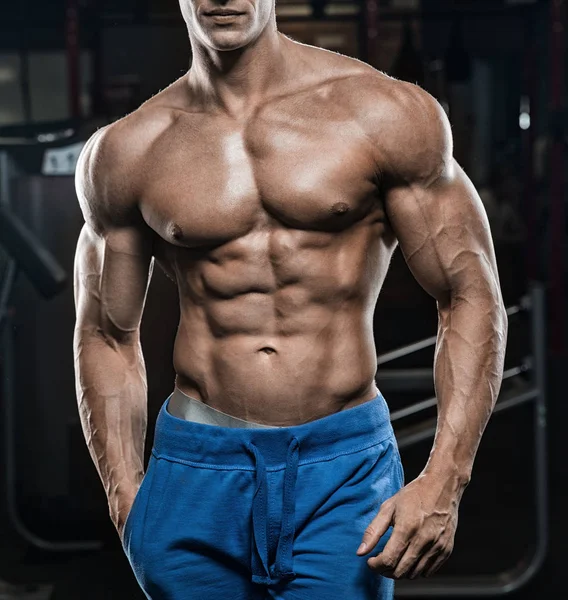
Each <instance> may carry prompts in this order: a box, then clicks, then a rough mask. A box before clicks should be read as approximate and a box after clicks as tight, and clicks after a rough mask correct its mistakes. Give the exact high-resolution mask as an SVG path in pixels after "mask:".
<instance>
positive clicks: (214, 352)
mask: <svg viewBox="0 0 568 600" xmlns="http://www.w3.org/2000/svg"><path fill="white" fill-rule="evenodd" d="M181 10H182V13H183V16H184V19H185V21H186V23H187V27H188V30H189V37H190V41H191V46H192V51H193V63H192V66H191V68H190V69H189V71H188V72H187V73H186V74H184V75H183V77H181V78H180V79H179V80H177V81H175V82H174V83H172V84H171V85H170V86H169V87H167V88H166V89H164V90H163V91H161V92H160V93H158V94H156V95H155V96H154V97H153V98H151V99H150V100H148V101H147V102H145V103H144V104H143V105H142V106H141V107H140V108H139V109H137V110H135V111H134V112H133V113H131V114H129V115H127V116H126V117H124V118H123V119H120V120H119V121H117V122H115V123H113V124H111V125H109V126H107V127H104V128H102V129H100V130H99V131H97V132H96V133H95V134H94V135H93V137H92V138H91V139H90V140H89V142H88V143H87V145H86V146H85V149H84V151H83V153H82V155H81V159H80V161H79V166H78V169H77V178H76V183H77V193H78V197H79V201H80V204H81V207H82V209H83V213H84V217H85V221H86V223H85V225H84V227H83V230H82V232H81V235H80V239H79V242H78V246H77V255H76V273H75V275H76V280H75V290H76V307H77V323H76V330H75V340H74V348H75V361H76V372H77V394H78V402H79V409H80V414H81V418H82V423H83V427H84V431H85V436H86V439H87V444H88V446H89V449H90V452H91V454H92V457H93V460H94V462H95V464H96V466H97V469H98V471H99V474H100V476H101V479H102V481H103V484H104V487H105V490H106V493H107V496H108V501H109V507H110V514H111V517H112V519H113V521H114V523H115V525H116V528H117V530H118V532H119V534H120V536H121V539H122V541H123V544H124V548H125V551H126V553H127V555H128V557H129V560H130V563H131V565H132V567H133V569H134V572H135V574H136V576H137V578H138V581H139V583H140V585H141V586H142V588H143V589H144V591H145V593H146V595H147V597H149V598H153V599H166V598H167V599H168V600H170V599H175V600H182V599H192V600H196V599H207V600H222V599H225V598H234V599H243V600H244V599H246V600H251V599H255V598H259V599H263V598H281V599H285V600H295V599H306V598H311V599H314V600H323V599H325V600H331V599H337V600H346V599H349V600H363V599H365V600H368V599H371V598H372V599H379V598H380V599H387V598H391V597H392V593H393V591H392V590H393V585H394V580H395V579H398V578H401V577H416V576H417V575H419V574H422V575H429V574H431V573H433V572H434V571H436V570H437V569H438V568H439V567H440V565H441V564H442V563H443V562H444V560H445V559H446V558H447V557H448V556H449V554H450V552H451V551H452V546H453V540H454V533H455V530H456V524H457V519H458V506H459V503H460V499H461V497H462V493H463V491H464V488H465V487H466V485H467V483H468V482H469V480H470V476H471V472H472V466H473V462H474V457H475V454H476V451H477V448H478V445H479V442H480V438H481V436H482V433H483V431H484V428H485V426H486V423H487V421H488V418H489V416H490V414H491V411H492V408H493V406H494V403H495V400H496V397H497V394H498V390H499V386H500V382H501V374H502V368H503V356H504V351H505V338H506V331H507V324H506V323H507V319H506V313H505V311H504V307H503V302H502V297H501V293H500V289H499V279H498V274H497V269H496V265H495V257H494V251H493V247H492V243H491V239H490V235H489V228H488V224H487V219H486V215H485V213H484V211H483V208H482V205H481V202H480V199H479V197H478V195H477V193H476V191H475V189H474V188H473V186H472V184H471V182H470V181H469V179H468V178H467V176H466V175H465V174H464V172H463V171H462V169H461V168H460V167H459V165H457V164H456V162H455V160H454V159H453V158H452V140H451V133H450V127H449V124H448V122H447V119H446V116H445V114H444V112H443V111H442V109H441V108H440V106H439V105H438V104H437V103H436V102H435V101H434V100H433V99H432V98H431V97H430V96H429V95H428V94H427V93H425V92H424V91H422V90H421V89H419V88H417V87H415V86H413V85H410V84H406V83H403V82H400V81H397V80H395V79H392V78H390V77H388V76H386V75H384V74H382V73H379V72H377V71H376V70H374V69H372V68H371V67H370V66H368V65H366V64H363V63H361V62H359V61H356V60H353V59H350V58H347V57H344V56H341V55H338V54H335V53H332V52H328V51H325V50H322V49H318V48H314V47H310V46H306V45H303V44H300V43H297V42H295V41H293V40H291V39H289V38H287V37H285V36H283V35H281V34H280V33H279V32H278V31H277V30H276V24H275V9H274V0H228V1H220V0H181ZM397 243H399V244H400V246H401V249H402V252H403V254H404V256H405V258H406V261H407V263H408V265H409V267H410V269H411V270H412V273H413V274H414V276H415V277H416V279H417V280H418V281H419V283H420V284H421V285H422V286H423V287H424V289H425V290H426V291H427V292H428V293H429V294H431V296H432V297H433V298H434V299H435V300H436V302H437V306H438V310H439V331H438V344H437V349H436V358H435V384H436V391H437V397H438V427H437V432H436V436H435V440H434V445H433V449H432V452H431V454H430V457H429V460H428V462H427V464H426V465H425V467H424V470H423V471H422V473H421V474H420V476H419V477H418V478H417V479H415V480H414V481H411V482H409V483H408V484H407V485H406V486H404V487H403V481H402V469H401V466H400V459H399V455H398V451H397V447H396V442H395V440H394V436H393V432H392V427H391V425H390V421H389V417H388V409H387V408H386V404H385V400H384V398H383V397H382V395H381V394H380V393H379V391H378V390H377V388H376V386H375V380H374V376H375V371H376V367H377V362H376V352H375V347H374V343H373V330H372V316H373V309H374V306H375V302H376V300H377V297H378V294H379V291H380V289H381V285H382V283H383V280H384V278H385V275H386V273H387V267H388V264H389V261H390V259H391V256H392V253H393V250H394V249H395V246H396V244H397ZM153 260H155V261H157V262H158V263H159V264H160V265H161V267H162V268H163V269H164V270H165V271H166V272H167V273H168V274H169V275H170V276H171V277H172V278H173V279H174V280H175V281H176V283H177V287H178V290H179V302H180V309H181V320H180V324H179V329H178V332H177V337H176V341H175V348H174V356H173V360H174V365H175V370H176V373H177V376H176V382H175V388H174V391H173V393H172V394H171V396H169V397H168V399H167V400H166V401H165V403H164V406H163V407H162V409H161V412H160V415H159V418H158V422H157V424H156V430H155V438H154V446H153V449H152V456H151V459H150V463H149V465H148V469H147V471H146V473H145V475H144V473H143V443H144V442H143V440H144V436H145V429H146V414H147V413H146V392H147V388H146V375H145V367H144V361H143V356H142V351H141V347H140V336H139V326H140V320H141V316H142V312H143V307H144V300H145V295H146V290H147V286H148V280H149V276H150V274H151V270H152V265H153ZM164 310H168V307H167V306H164ZM143 475H144V477H143ZM361 543H363V544H362V545H361V547H359V546H360V544H361Z"/></svg>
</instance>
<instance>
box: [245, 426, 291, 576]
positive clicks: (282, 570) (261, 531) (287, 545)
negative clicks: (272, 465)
mask: <svg viewBox="0 0 568 600" xmlns="http://www.w3.org/2000/svg"><path fill="white" fill-rule="evenodd" d="M247 447H248V449H249V450H250V451H251V452H252V454H253V456H254V460H255V468H256V487H255V491H254V497H253V502H252V525H253V547H252V556H251V566H252V581H253V582H254V583H261V584H272V583H277V582H278V581H281V580H285V581H290V580H291V579H294V577H296V573H294V570H293V557H292V550H293V543H294V533H295V516H296V514H295V511H296V480H297V476H298V459H299V453H300V452H299V449H300V443H299V441H298V439H297V438H295V437H292V439H291V440H290V444H289V445H288V452H287V454H286V470H285V472H284V491H283V497H282V526H281V528H280V535H279V537H278V546H277V548H276V558H275V561H274V564H273V565H269V564H268V484H267V478H266V464H265V461H264V457H263V456H262V453H261V452H260V451H259V450H258V448H257V447H256V446H255V445H254V444H253V443H252V442H249V443H248V444H247Z"/></svg>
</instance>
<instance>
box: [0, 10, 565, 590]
mask: <svg viewBox="0 0 568 600" xmlns="http://www.w3.org/2000/svg"><path fill="white" fill-rule="evenodd" d="M277 14H278V22H279V28H280V30H281V31H283V32H284V33H286V34H288V35H290V36H291V37H293V38H294V39H297V40H299V41H302V42H305V43H310V44H314V45H318V46H322V47H326V48H329V49H332V50H335V51H338V52H341V53H344V54H348V55H351V56H354V57H358V58H360V59H362V60H365V61H367V62H369V63H370V64H372V65H373V66H375V67H377V68H379V69H381V70H384V71H386V72H388V73H389V74H391V75H394V76H396V77H399V78H401V79H406V80H409V81H413V82H416V83H419V84H420V85H422V86H423V87H424V88H425V89H427V90H428V91H429V92H430V93H431V94H433V95H434V96H435V97H436V98H437V99H438V100H439V101H440V103H441V104H442V105H443V106H444V108H445V109H446V110H447V112H448V114H449V116H450V120H451V122H452V128H453V133H454V137H455V154H456V157H457V159H458V160H459V162H460V163H461V164H462V165H463V166H464V168H465V169H466V171H467V173H468V174H469V175H470V177H471V178H472V180H473V182H474V183H475V185H476V187H477V189H478V190H479V192H480V195H481V197H482V199H483V202H484V204H485V206H486V209H487V213H488V215H489V219H490V223H491V228H492V233H493V238H494V243H495V248H496V253H497V259H498V263H499V272H500V278H501V284H502V290H503V295H504V298H505V302H506V304H507V306H508V307H515V306H519V307H521V308H520V310H519V311H518V312H517V313H516V314H513V315H511V318H510V325H509V328H510V330H509V343H508V351H507V360H506V369H507V371H508V373H509V375H510V376H509V377H507V378H506V380H505V381H504V383H503V390H502V394H501V398H500V401H499V402H500V406H501V408H500V410H499V411H498V412H497V413H496V414H495V415H494V417H493V418H492V420H491V422H490V424H489V426H488V429H487V432H486V434H485V436H484V438H483V442H482V445H481V448H480V450H479V454H478V458H477V461H476V466H475V470H474V476H473V480H472V483H471V485H470V487H469V488H468V490H467V491H466V494H465V496H464V500H463V502H462V507H461V512H460V526H459V529H458V534H457V538H456V546H455V551H454V554H453V556H452V557H451V559H450V560H449V561H448V563H447V565H446V566H445V567H444V568H443V569H442V571H441V572H440V573H439V574H438V575H437V576H436V577H434V578H433V579H432V580H430V581H429V582H425V581H418V582H410V583H409V584H400V585H399V586H398V594H399V595H400V597H405V596H415V597H422V596H424V597H450V596H449V595H448V594H449V592H448V590H449V589H450V586H458V587H460V589H461V590H462V593H461V594H458V593H457V592H456V596H455V597H458V596H459V595H466V596H468V597H477V596H482V595H483V596H487V595H491V594H490V593H489V591H488V590H493V592H494V593H493V595H498V594H500V595H502V594H504V593H508V594H509V596H510V597H511V598H518V599H521V598H523V599H525V598H526V599H529V598H530V599H540V598H556V597H557V596H558V595H560V596H562V595H565V586H566V584H567V583H568V577H567V575H566V568H564V559H565V557H566V556H567V554H568V543H567V542H566V539H567V536H568V519H567V516H566V507H568V491H567V489H566V476H567V473H568V469H567V467H566V463H567V461H566V459H567V452H566V448H565V433H564V430H565V422H566V419H567V417H568V409H567V407H566V401H565V393H564V389H565V388H564V381H563V375H564V371H565V370H566V365H567V363H566V357H567V336H566V318H565V313H566V308H567V305H568V304H567V298H566V274H567V268H568V253H567V249H568V245H567V237H566V233H567V219H566V191H567V190H566V176H565V174H566V131H565V127H566V114H565V105H566V86H565V78H566V75H567V73H566V60H565V57H566V39H565V35H566V26H567V21H566V15H567V7H566V2H565V1H564V0H551V1H550V2H549V1H542V2H540V1H531V0H516V1H515V0H508V1H506V0H475V1H474V0H471V1H470V0H461V1H458V0H456V1H453V2H452V1H450V0H385V1H382V0H381V1H377V0H368V1H366V2H357V1H330V2H326V1H325V0H314V1H312V2H309V1H301V0H277ZM190 63H191V56H190V51H189V43H188V39H187V32H186V29H185V24H184V23H183V20H182V18H181V15H180V13H179V7H178V4H177V0H23V1H19V2H2V4H0V209H9V211H10V214H13V215H16V217H17V219H18V222H19V223H22V224H23V225H24V226H25V228H26V230H27V231H28V232H29V233H31V234H32V237H31V238H30V239H31V242H30V247H31V248H32V251H31V258H30V257H29V256H28V255H27V254H26V251H25V249H24V246H25V244H24V243H23V241H22V239H17V240H16V241H14V239H13V235H12V234H9V233H8V232H7V230H6V229H3V227H2V219H1V218H0V318H1V319H2V321H1V323H0V331H1V333H2V336H1V339H0V369H1V379H0V381H1V383H2V385H1V387H0V401H1V403H2V404H1V406H2V423H1V425H2V435H1V436H0V440H1V448H0V455H1V456H2V461H1V463H0V465H1V472H0V475H1V477H2V483H1V484H0V492H1V495H0V600H7V599H11V598H27V599H28V600H32V599H33V600H44V599H48V598H49V599H50V600H70V599H99V598H100V599H106V598H121V599H124V598H133V599H136V598H142V594H141V592H140V591H139V590H138V587H137V585H136V583H135V581H134V578H133V575H132V574H131V572H130V568H129V565H128V563H127V561H126V559H125V557H124V556H123V554H122V550H121V548H120V544H119V541H118V538H117V536H116V533H115V531H114V529H113V527H112V525H111V523H110V521H109V519H108V511H107V507H106V501H105V497H104V493H103V489H102V486H101V484H100V482H99V480H98V476H97V474H96V471H95V469H94V466H93V465H92V463H91V461H90V458H89V455H88V451H87V448H86V445H85V442H84V438H83V433H82V430H81V427H80V423H79V418H78V414H77V408H76V398H75V389H74V374H73V354H72V335H73V325H74V308H73V294H72V286H71V284H70V280H69V279H68V281H67V285H66V286H64V285H61V286H58V285H56V284H53V282H51V284H50V281H49V280H48V279H45V278H42V276H41V273H40V272H39V271H38V266H37V257H36V258H34V253H33V248H35V249H36V251H37V249H38V248H39V247H40V246H41V247H44V248H45V249H47V250H48V251H49V252H50V253H51V254H52V255H53V256H54V257H55V259H56V260H57V261H58V263H59V264H60V265H61V267H62V268H63V269H64V270H65V271H66V272H67V275H68V277H71V274H72V266H73V257H74V252H75V245H76V242H77V236H78V234H79V230H80V228H81V226H82V222H83V220H82V216H81V213H80V210H79V207H78V204H77V200H76V197H75V192H74V185H73V169H74V161H75V160H76V156H77V152H78V149H80V147H81V145H82V144H83V143H84V141H85V140H86V139H88V137H89V136H90V134H91V133H92V132H94V131H95V130H96V129H97V128H98V127H100V126H101V125H103V124H105V123H108V122H111V121H113V120H115V119H117V118H120V117H121V116H123V115H125V114H127V113H128V112H130V111H132V110H134V109H135V108H136V107H137V106H139V105H140V104H141V103H142V102H143V101H144V100H145V99H147V98H148V97H150V96H151V95H153V94H155V93H156V92H158V91H159V90H160V89H163V88H164V87H166V86H167V85H168V84H169V83H170V82H171V81H173V80H174V79H177V78H178V77H180V76H181V75H183V73H184V72H186V71H187V69H188V68H189V66H190ZM50 169H51V170H50ZM0 217H1V213H0ZM27 252H28V253H29V252H30V251H29V250H28V251H27ZM26 257H27V258H26ZM14 259H15V260H16V262H15V263H14ZM34 261H36V262H34ZM13 264H17V266H18V271H17V276H16V277H15V280H14V285H13V286H8V284H9V283H10V281H11V280H12V277H11V271H10V265H13ZM154 273H155V274H154V278H153V281H152V285H151V290H150V294H149V298H148V302H147V307H146V310H145V315H144V320H143V348H144V353H145V358H146V364H147V370H148V383H149V411H150V423H152V421H153V419H154V418H155V416H156V414H157V411H158V409H159V407H160V405H161V403H162V402H163V401H164V399H165V397H166V396H167V395H168V394H169V392H170V391H171V388H172V385H173V375H174V374H173V371H172V366H171V350H172V342H173V336H174V334H175V329H176V325H177V316H178V315H177V313H176V310H177V308H174V307H177V298H176V289H175V287H174V285H173V284H172V283H171V282H170V281H169V280H167V279H166V278H165V277H164V275H163V274H162V273H161V272H160V270H159V269H156V270H155V272H154ZM1 290H6V291H9V292H10V293H9V296H6V297H5V298H4V299H5V300H7V302H4V301H3V294H5V292H2V291H1ZM535 290H536V291H535ZM539 292H542V294H543V296H544V304H543V311H542V312H540V311H539V309H538V306H535V305H534V304H533V306H532V308H531V307H529V304H528V302H529V300H531V299H532V300H533V302H534V301H535V300H538V298H539V296H538V294H539ZM3 306H5V308H6V310H5V311H2V310H1V309H2V307H3ZM164 307H167V308H164ZM540 317H542V318H540ZM535 318H536V319H537V322H536V326H534V327H533V325H534V323H535V321H534V319H535ZM436 325H437V314H436V307H435V303H434V301H433V300H432V299H431V298H429V297H428V296H427V295H426V294H425V293H424V292H423V291H422V290H421V288H420V287H419V286H418V285H417V284H416V282H415V281H414V280H413V278H412V276H411V275H410V273H409V271H408V269H407V268H406V265H405V264H404V261H403V260H402V257H401V255H400V253H399V252H398V251H397V254H396V256H395V258H394V260H393V263H392V266H391V270H390V272H389V275H388V277H387V280H386V283H385V287H384V290H383V293H382V295H381V298H380V299H379V303H378V306H377V311H376V316H375V338H376V342H377V350H378V353H379V355H381V356H382V355H384V354H385V353H387V352H390V351H391V350H394V349H396V348H399V347H401V346H405V345H407V344H412V343H414V342H416V341H418V340H421V339H424V338H427V337H430V336H433V335H435V333H436ZM432 359H433V346H431V345H430V346H428V347H427V348H425V349H423V350H420V351H418V352H414V353H412V354H410V355H408V356H404V357H402V358H398V359H397V360H394V361H390V362H388V363H385V364H384V366H383V365H381V367H380V368H379V371H378V375H377V381H378V384H379V386H380V388H381V390H382V391H383V393H384V394H385V396H386V397H387V400H388V401H389V404H390V406H391V410H392V413H393V420H394V424H395V429H396V431H397V436H398V438H399V443H400V444H401V454H402V458H403V462H404V464H405V469H406V475H407V480H409V479H411V478H412V477H413V476H415V475H417V474H418V472H419V471H420V469H421V468H422V466H423V465H424V462H425V460H426V458H427V456H428V452H429V450H430V446H431V437H430V436H429V435H428V431H429V429H430V428H431V427H432V424H433V421H432V420H433V419H434V418H435V409H434V408H432V407H430V408H427V409H425V410H423V411H421V412H419V413H416V414H411V415H409V416H402V413H400V412H399V411H401V410H403V409H405V408H407V407H411V406H412V405H413V404H414V403H416V402H420V401H423V400H424V399H427V398H431V397H432V396H433V393H434V390H433V385H432ZM539 364H540V365H542V367H543V368H542V369H541V370H539V369H538V368H537V367H538V365H539ZM535 389H536V390H537V392H539V394H538V397H539V398H540V399H541V401H540V403H539V404H537V403H536V402H535V401H524V402H523V401H522V400H523V398H525V400H526V397H527V396H530V392H531V391H532V390H535ZM498 406H499V405H498ZM545 406H546V409H547V410H546V411H545V410H544V407H545ZM535 432H540V436H541V437H537V436H536V435H535ZM151 433H152V427H151V425H150V427H149V438H148V440H147V450H149V447H150V444H151ZM544 434H546V439H544ZM413 440H420V441H417V442H416V443H411V442H412V441H413ZM538 440H541V441H544V446H543V447H544V449H545V450H546V454H543V453H542V452H540V451H538V448H537V445H538V444H537V442H538ZM539 511H540V512H539ZM541 548H542V549H545V555H544V556H545V558H544V560H543V561H541V560H536V562H533V561H534V559H535V557H536V558H537V559H539V558H540V556H541V552H540V549H541ZM531 564H532V566H531ZM533 567H534V569H533ZM449 577H450V578H453V579H451V580H450V579H448V578H449ZM524 579H528V581H526V582H524V583H523V580H524ZM426 584H428V585H434V586H437V587H435V588H432V587H427V585H426ZM521 584H522V585H521ZM484 586H486V587H484ZM487 586H488V587H487ZM452 589H453V588H452ZM444 590H445V591H444ZM483 590H485V592H484V591H483Z"/></svg>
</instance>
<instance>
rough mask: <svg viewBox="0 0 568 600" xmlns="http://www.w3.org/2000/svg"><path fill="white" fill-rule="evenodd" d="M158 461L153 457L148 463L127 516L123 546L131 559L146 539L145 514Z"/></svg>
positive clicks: (123, 533)
mask: <svg viewBox="0 0 568 600" xmlns="http://www.w3.org/2000/svg"><path fill="white" fill-rule="evenodd" d="M155 462H156V459H155V458H154V456H153V455H152V456H151V457H150V461H149V463H148V468H147V469H146V473H145V474H144V478H143V479H142V483H141V484H140V487H139V488H138V491H137V492H136V496H135V497H134V502H133V503H132V506H131V508H130V511H129V512H128V515H127V516H126V521H125V523H124V528H123V530H122V546H123V548H124V551H125V552H126V555H127V556H128V558H129V559H130V558H131V555H132V552H133V551H134V550H135V549H139V548H140V547H141V545H142V542H143V538H144V529H145V527H144V525H145V514H146V511H147V507H148V498H149V496H150V493H151V490H152V482H153V479H154V472H155V470H156V464H155Z"/></svg>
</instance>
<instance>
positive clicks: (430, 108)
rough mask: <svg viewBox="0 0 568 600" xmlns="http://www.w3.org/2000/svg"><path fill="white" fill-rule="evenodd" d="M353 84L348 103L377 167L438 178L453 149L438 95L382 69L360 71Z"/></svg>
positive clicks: (420, 177)
mask: <svg viewBox="0 0 568 600" xmlns="http://www.w3.org/2000/svg"><path fill="white" fill-rule="evenodd" d="M356 89H357V94H354V95H352V96H351V98H350V101H351V106H352V109H353V111H354V115H355V118H356V120H357V122H358V124H359V126H360V127H361V128H362V130H363V131H364V133H365V135H366V136H367V139H368V140H369V141H370V142H371V144H372V148H373V152H374V156H375V160H376V162H377V166H378V169H379V171H381V172H383V174H390V175H397V176H400V177H402V178H407V179H412V180H422V181H428V180H433V179H436V178H437V177H438V176H439V175H440V174H441V172H442V171H443V170H444V169H445V167H446V165H447V164H448V163H449V162H450V161H451V159H452V155H453V142H452V133H451V127H450V123H449V121H448V117H447V115H446V113H445V111H444V109H443V108H442V106H441V105H440V104H439V103H438V101H437V100H436V99H435V98H434V97H433V96H431V95H430V94H429V93H428V92H426V91H425V90H423V89H422V88H420V87H419V86H417V85H413V84H411V83H406V82H404V81H399V80H397V79H394V78H392V77H389V76H387V75H385V74H383V73H377V74H373V75H371V76H364V77H360V78H359V79H358V81H357V85H356Z"/></svg>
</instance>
